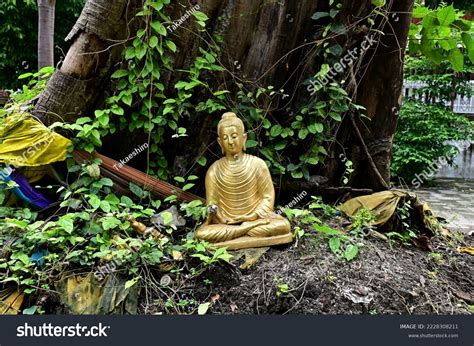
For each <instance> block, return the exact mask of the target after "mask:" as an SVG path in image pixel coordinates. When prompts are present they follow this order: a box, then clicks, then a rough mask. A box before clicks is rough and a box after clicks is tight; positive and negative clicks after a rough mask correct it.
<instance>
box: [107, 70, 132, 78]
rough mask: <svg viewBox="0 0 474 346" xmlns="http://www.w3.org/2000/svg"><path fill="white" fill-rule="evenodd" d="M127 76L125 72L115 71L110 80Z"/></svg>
mask: <svg viewBox="0 0 474 346" xmlns="http://www.w3.org/2000/svg"><path fill="white" fill-rule="evenodd" d="M127 75H128V71H127V70H117V71H115V72H114V73H113V74H112V76H110V78H122V77H125V76H127Z"/></svg>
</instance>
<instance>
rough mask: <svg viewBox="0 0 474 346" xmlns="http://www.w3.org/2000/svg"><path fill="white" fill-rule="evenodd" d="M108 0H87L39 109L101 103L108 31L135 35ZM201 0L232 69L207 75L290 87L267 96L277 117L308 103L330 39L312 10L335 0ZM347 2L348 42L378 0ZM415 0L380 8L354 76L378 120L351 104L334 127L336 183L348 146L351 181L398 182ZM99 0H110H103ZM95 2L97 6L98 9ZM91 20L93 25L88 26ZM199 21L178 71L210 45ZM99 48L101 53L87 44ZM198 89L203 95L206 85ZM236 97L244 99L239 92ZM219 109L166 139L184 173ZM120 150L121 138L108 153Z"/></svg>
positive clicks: (169, 78) (184, 37) (360, 32)
mask: <svg viewBox="0 0 474 346" xmlns="http://www.w3.org/2000/svg"><path fill="white" fill-rule="evenodd" d="M104 1H105V0H102V1H99V0H93V1H92V0H89V1H88V2H87V4H86V8H85V10H84V12H83V14H82V15H81V18H80V19H79V21H78V24H76V28H75V30H73V32H72V34H71V35H69V38H73V39H74V44H73V46H72V48H71V50H70V52H69V53H68V56H67V58H66V60H65V62H64V65H63V66H62V68H61V69H60V71H59V72H58V73H57V74H56V75H55V76H54V77H53V79H52V80H51V82H50V84H49V85H48V88H47V90H46V92H45V93H44V94H43V96H42V97H41V99H40V101H39V103H38V105H37V107H36V109H37V111H38V112H40V113H43V114H44V113H46V114H54V113H56V114H60V115H61V116H62V117H64V118H66V120H67V121H72V120H74V119H75V118H77V117H78V116H79V115H80V114H85V113H87V112H89V111H90V110H91V109H93V107H94V105H95V101H96V100H97V97H99V96H100V95H101V91H102V89H103V83H104V82H105V81H106V77H107V76H108V73H109V71H110V68H111V67H113V66H114V62H116V61H118V59H119V58H118V57H116V55H113V54H111V53H110V50H107V51H105V52H106V53H104V48H105V47H107V46H108V44H107V38H114V39H115V40H116V39H118V38H124V37H126V36H124V34H125V33H124V32H123V30H121V29H123V28H124V27H125V25H124V20H125V17H124V16H123V13H124V8H125V3H126V1H115V2H114V5H111V2H109V1H105V2H104ZM197 2H198V4H199V5H200V7H201V9H200V10H201V11H202V12H204V13H206V14H207V15H208V17H209V18H210V19H209V21H208V27H207V34H206V37H208V38H211V37H213V35H214V34H218V35H220V36H221V37H222V39H223V44H222V49H221V55H220V57H219V61H220V63H222V64H223V65H224V66H225V67H226V68H227V72H226V73H223V74H220V75H215V74H213V75H209V76H204V78H207V81H208V82H209V84H211V85H212V86H218V85H225V88H227V89H230V90H235V87H234V85H235V82H236V81H238V82H241V83H243V84H244V87H245V88H247V89H255V88H256V87H258V86H268V85H272V86H274V87H275V88H276V89H279V88H284V89H285V92H286V93H288V94H290V95H291V97H290V98H289V101H288V99H277V98H275V99H274V100H272V102H271V104H269V105H268V106H269V108H270V114H271V116H273V117H275V118H278V117H281V118H287V117H288V116H289V115H290V114H291V113H292V112H294V111H296V110H297V109H298V108H299V107H300V106H301V105H302V104H305V103H308V101H309V99H310V95H309V93H308V91H307V87H306V85H302V81H304V80H306V79H308V78H310V77H311V76H313V75H314V73H315V72H316V71H318V70H319V66H320V65H321V63H322V59H321V47H319V46H318V44H317V40H318V39H320V38H321V33H322V30H321V26H320V25H319V26H318V25H316V23H315V21H314V20H312V19H311V15H312V14H313V13H314V12H319V11H328V10H329V6H328V3H327V2H325V1H324V2H319V1H313V0H301V1H289V0H282V1H266V0H236V1H233V0H226V1H221V0H199V1H197ZM342 3H343V7H342V11H341V13H340V14H339V15H338V17H337V18H338V20H339V21H341V22H342V23H343V24H345V26H346V28H348V31H347V32H346V33H345V34H343V35H340V36H338V37H337V38H335V40H336V41H337V42H338V43H339V44H340V45H341V46H342V47H343V48H344V49H346V50H347V49H349V48H351V47H355V46H360V44H361V42H362V41H363V40H364V37H365V36H367V34H368V32H367V26H366V22H365V21H363V20H361V18H362V19H363V18H364V17H366V16H369V15H371V14H373V9H374V7H373V5H372V4H371V1H369V0H356V1H354V0H344V1H343V2H342ZM413 3H414V0H397V1H394V0H392V1H388V4H387V5H386V9H387V10H388V11H390V13H392V12H397V13H396V16H394V15H389V16H388V18H383V16H380V17H377V18H376V21H378V22H380V23H379V26H378V28H379V29H380V30H381V32H382V33H383V34H382V35H383V36H382V35H380V34H379V35H380V38H381V39H380V40H378V43H377V44H376V45H375V46H374V47H372V48H371V49H369V50H367V51H366V52H365V56H362V57H361V59H358V63H357V67H358V68H357V69H356V68H355V67H354V68H353V69H351V70H350V71H349V75H348V79H349V82H350V85H352V86H350V87H349V88H348V90H349V92H350V95H351V97H352V98H353V100H354V101H355V102H356V103H358V104H361V105H363V106H365V107H366V108H367V112H366V113H367V114H366V115H367V116H368V118H370V121H364V122H362V121H361V120H360V117H359V116H358V114H348V116H347V117H346V118H345V119H344V121H343V122H342V124H339V125H338V126H335V127H334V135H335V138H336V141H335V142H334V143H332V144H329V143H328V146H329V149H330V150H328V151H329V157H328V159H327V160H326V162H325V163H324V164H323V165H321V166H320V167H319V168H318V169H317V170H315V171H313V172H312V173H313V174H318V173H319V174H322V175H324V176H325V177H326V178H327V179H326V180H327V181H328V182H329V185H332V186H338V185H340V180H341V176H342V174H343V172H344V168H343V167H344V164H343V163H342V162H341V161H342V160H341V157H340V154H341V153H342V152H344V153H345V155H346V157H347V158H348V159H351V160H352V161H354V163H355V165H356V172H355V174H354V175H353V178H352V180H351V184H352V185H354V186H355V187H358V188H370V189H374V190H380V189H384V188H386V187H387V186H388V184H389V180H390V167H389V165H390V156H391V146H392V139H393V135H394V132H395V128H396V122H397V116H398V109H399V106H400V92H401V88H402V82H403V81H402V79H403V78H402V67H403V58H404V49H405V46H406V40H407V32H408V27H409V23H410V20H411V15H410V12H411V9H412V6H413ZM99 4H103V6H97V5H99ZM136 5H137V4H136V3H135V6H136ZM91 6H92V7H93V8H94V6H96V7H95V10H94V11H92V12H91V11H90V8H91ZM169 6H170V8H169V9H168V13H169V16H170V18H172V19H173V20H177V19H179V18H180V17H181V16H182V15H183V14H184V12H185V11H186V9H189V8H190V5H189V3H188V2H187V1H184V0H182V1H177V3H176V4H172V5H169ZM88 9H89V11H88ZM96 12H97V13H99V14H100V15H99V18H101V20H100V21H90V20H89V19H90V18H95V16H93V17H91V13H96ZM84 23H86V24H87V25H86V26H84ZM103 23H106V24H107V25H106V27H107V26H109V27H110V28H112V30H111V31H107V33H106V34H104V33H103V32H101V30H99V28H101V26H102V25H103ZM99 24H100V25H99ZM193 25H195V24H194V23H193V20H188V21H187V22H186V23H185V24H184V25H183V26H182V27H180V28H179V29H177V30H176V31H175V34H177V35H178V37H179V39H174V41H175V42H176V44H177V45H178V53H177V54H176V55H174V56H173V60H172V65H173V68H174V70H175V71H177V70H180V69H181V70H186V69H188V68H189V66H190V65H191V64H192V63H193V62H194V59H195V58H196V56H197V55H198V53H199V52H198V48H199V47H200V46H203V45H204V44H203V40H202V38H201V37H199V35H196V34H195V30H188V29H189V28H190V27H192V26H193ZM194 29H195V27H194ZM97 51H101V53H97V54H89V55H81V54H80V53H84V52H89V53H90V52H97ZM112 52H113V50H112ZM115 53H118V52H115ZM104 54H105V55H104ZM181 77H182V74H181V73H178V72H176V73H163V77H162V79H161V82H162V83H163V84H164V85H165V87H166V90H165V94H167V95H172V94H173V92H175V90H174V85H175V83H176V81H178V80H179V79H180V78H181ZM196 97H197V98H199V95H196ZM230 101H231V102H235V101H236V100H235V98H233V99H232V100H230ZM215 118H216V116H215V115H212V116H211V115H206V114H203V115H202V114H200V115H199V116H195V117H192V118H190V119H189V120H188V123H187V124H185V127H186V128H187V129H188V133H189V134H190V136H189V137H186V138H185V139H179V140H177V141H173V144H174V143H176V144H174V145H167V150H168V153H169V157H170V158H173V159H174V166H173V168H174V173H175V174H177V175H181V176H182V175H184V173H185V172H187V171H189V168H190V167H191V166H192V165H193V163H194V162H195V160H196V158H197V157H199V156H200V155H201V154H202V152H203V151H205V150H206V148H208V147H209V145H210V144H212V143H213V141H214V137H215V129H213V128H212V122H213V120H214V119H215ZM181 141H182V142H181ZM336 143H337V145H336ZM211 148H213V146H211ZM215 149H216V150H215V151H216V154H218V151H217V148H215ZM114 151H116V148H114V150H111V151H109V153H113V152H114ZM106 153H107V150H106ZM199 173H202V172H199ZM285 179H287V177H285ZM316 180H317V179H316Z"/></svg>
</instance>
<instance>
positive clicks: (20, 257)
mask: <svg viewBox="0 0 474 346" xmlns="http://www.w3.org/2000/svg"><path fill="white" fill-rule="evenodd" d="M11 258H12V259H17V260H19V261H20V262H21V263H23V264H24V265H25V266H26V265H28V264H30V258H29V257H28V255H27V254H25V253H23V252H20V253H13V255H12V256H11Z"/></svg>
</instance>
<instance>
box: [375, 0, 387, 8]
mask: <svg viewBox="0 0 474 346" xmlns="http://www.w3.org/2000/svg"><path fill="white" fill-rule="evenodd" d="M385 3H386V1H385V0H372V5H374V6H375V7H382V6H385Z"/></svg>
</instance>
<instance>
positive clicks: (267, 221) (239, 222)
mask: <svg viewBox="0 0 474 346" xmlns="http://www.w3.org/2000/svg"><path fill="white" fill-rule="evenodd" d="M217 133H218V139H217V141H218V143H219V145H220V147H221V150H222V154H223V155H224V156H223V157H222V158H221V159H220V160H218V161H216V162H214V164H212V166H211V167H210V168H209V170H208V171H207V174H206V203H207V205H208V208H209V216H208V218H207V220H206V222H205V223H204V224H203V225H201V226H200V227H199V228H198V229H197V230H196V238H197V239H201V240H205V241H208V242H210V243H214V245H215V246H218V247H223V246H226V247H228V248H229V249H242V248H251V247H262V246H270V245H278V244H286V243H289V242H291V241H292V240H293V236H292V234H291V227H290V223H289V222H288V220H287V219H285V218H284V217H282V216H280V215H277V214H275V213H274V212H273V206H274V203H275V189H274V188H273V182H272V179H271V176H270V171H269V170H268V167H267V165H266V164H265V162H264V161H263V160H262V159H260V158H258V157H255V156H252V155H248V154H246V153H244V150H245V143H246V141H247V134H246V133H245V128H244V124H243V122H242V120H240V119H239V118H237V116H236V115H235V114H234V113H225V114H224V115H223V116H222V119H221V120H220V122H219V124H218V125H217Z"/></svg>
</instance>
